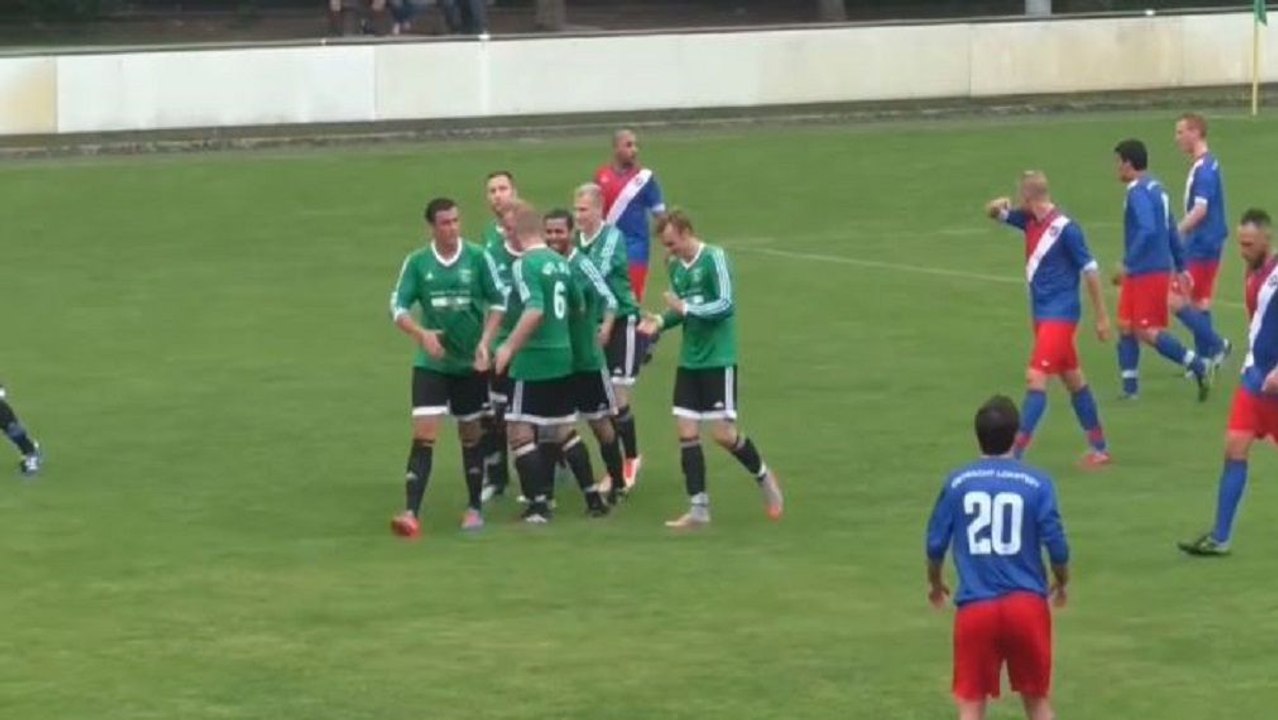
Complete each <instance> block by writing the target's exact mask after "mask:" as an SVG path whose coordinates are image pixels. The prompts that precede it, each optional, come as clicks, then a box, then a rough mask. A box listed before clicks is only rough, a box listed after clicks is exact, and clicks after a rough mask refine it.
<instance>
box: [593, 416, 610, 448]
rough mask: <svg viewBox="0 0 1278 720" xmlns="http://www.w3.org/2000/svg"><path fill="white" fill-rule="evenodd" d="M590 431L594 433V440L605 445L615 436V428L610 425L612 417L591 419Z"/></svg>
mask: <svg viewBox="0 0 1278 720" xmlns="http://www.w3.org/2000/svg"><path fill="white" fill-rule="evenodd" d="M590 431H591V432H592V433H594V434H595V439H596V440H598V441H599V442H601V443H604V444H605V445H606V444H608V443H610V442H612V441H613V440H615V439H616V438H617V430H616V428H614V427H613V425H612V418H601V419H599V420H591V421H590Z"/></svg>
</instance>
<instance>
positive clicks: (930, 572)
mask: <svg viewBox="0 0 1278 720" xmlns="http://www.w3.org/2000/svg"><path fill="white" fill-rule="evenodd" d="M942 563H943V561H941V560H933V559H932V558H928V560H927V584H928V585H929V586H931V587H936V586H938V585H940V584H941V569H942V567H943V565H942Z"/></svg>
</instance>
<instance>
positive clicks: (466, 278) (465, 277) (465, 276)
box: [457, 268, 471, 285]
mask: <svg viewBox="0 0 1278 720" xmlns="http://www.w3.org/2000/svg"><path fill="white" fill-rule="evenodd" d="M457 274H458V275H459V276H460V277H461V281H462V284H467V285H468V284H470V278H471V272H470V268H462V269H461V272H459V273H457Z"/></svg>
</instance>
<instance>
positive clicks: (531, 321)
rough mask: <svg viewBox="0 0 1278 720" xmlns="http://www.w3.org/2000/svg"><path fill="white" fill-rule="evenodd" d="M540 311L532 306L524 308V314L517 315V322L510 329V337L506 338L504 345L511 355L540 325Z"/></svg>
mask: <svg viewBox="0 0 1278 720" xmlns="http://www.w3.org/2000/svg"><path fill="white" fill-rule="evenodd" d="M541 318H542V312H541V311H540V310H536V309H533V308H529V309H527V310H524V314H523V315H520V316H519V322H517V323H515V329H514V330H511V331H510V337H508V338H506V343H505V347H506V348H507V349H508V350H509V351H510V354H511V355H514V354H515V353H517V352H519V351H520V350H521V349H523V347H524V345H525V344H526V343H527V342H528V338H529V337H531V336H532V334H533V333H534V332H536V330H537V326H539V325H541Z"/></svg>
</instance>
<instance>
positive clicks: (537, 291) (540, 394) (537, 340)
mask: <svg viewBox="0 0 1278 720" xmlns="http://www.w3.org/2000/svg"><path fill="white" fill-rule="evenodd" d="M513 220H514V222H513V223H512V224H513V230H514V235H515V241H516V244H517V245H518V246H519V251H520V252H521V253H522V254H521V256H520V258H519V260H517V261H516V262H515V264H514V266H513V267H512V269H511V275H512V277H513V279H514V286H515V292H514V293H511V294H509V295H508V301H507V302H508V304H507V310H508V312H509V313H511V314H516V313H517V314H518V315H519V320H518V321H517V322H516V323H515V328H514V329H513V330H512V331H511V333H510V336H509V337H507V338H506V341H505V342H504V343H502V344H501V345H500V346H499V347H498V348H497V352H496V355H495V358H494V362H495V369H496V370H497V372H498V373H506V372H508V373H509V375H510V378H511V380H513V381H514V384H513V386H512V387H511V392H510V407H509V409H508V410H507V412H506V423H507V434H508V435H509V438H510V452H511V455H513V456H514V458H515V470H516V471H517V472H518V473H519V482H520V485H521V487H522V490H523V493H524V496H525V497H526V498H528V508H527V509H526V510H525V511H524V516H523V517H524V520H525V521H526V522H529V523H534V524H544V523H546V522H548V521H549V520H550V506H549V498H550V494H551V491H552V487H553V484H554V468H553V465H552V464H550V463H548V462H546V458H544V457H543V456H542V453H541V452H540V450H539V449H538V447H537V441H538V437H537V433H538V430H540V431H541V433H542V441H543V442H547V441H549V442H553V443H557V444H559V446H560V447H561V448H563V450H564V451H565V453H564V454H565V455H567V454H568V453H569V452H571V448H569V447H567V442H568V441H569V440H570V439H571V432H572V429H573V424H574V423H575V422H576V420H577V413H576V410H575V407H574V403H573V393H572V374H573V353H572V339H571V332H570V330H569V324H568V323H569V312H570V310H571V309H572V308H575V307H579V306H580V303H581V298H580V294H576V296H575V297H574V290H575V287H574V285H573V282H572V271H571V269H570V268H569V267H568V263H567V262H566V261H565V260H564V258H563V257H561V256H560V255H559V254H558V253H556V252H555V251H553V250H551V249H550V248H548V247H546V242H545V240H544V239H543V237H542V232H543V229H544V228H543V223H542V218H541V215H540V214H538V213H537V211H536V210H535V209H533V208H532V207H531V206H529V205H527V204H523V203H521V204H519V205H518V206H516V208H515V210H514V218H513ZM576 447H577V449H578V450H581V451H582V453H583V454H584V448H582V447H581V444H580V441H578V443H577V444H576ZM585 460H586V462H587V463H588V462H589V460H590V456H589V455H588V454H587V455H585ZM586 502H587V504H588V506H589V507H590V508H591V510H592V512H594V513H596V514H597V513H598V512H599V511H598V508H600V507H602V506H603V500H602V498H601V497H600V496H599V493H598V492H597V491H596V490H595V489H594V488H591V489H590V490H589V491H588V492H587V493H586ZM604 512H606V510H604Z"/></svg>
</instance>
